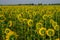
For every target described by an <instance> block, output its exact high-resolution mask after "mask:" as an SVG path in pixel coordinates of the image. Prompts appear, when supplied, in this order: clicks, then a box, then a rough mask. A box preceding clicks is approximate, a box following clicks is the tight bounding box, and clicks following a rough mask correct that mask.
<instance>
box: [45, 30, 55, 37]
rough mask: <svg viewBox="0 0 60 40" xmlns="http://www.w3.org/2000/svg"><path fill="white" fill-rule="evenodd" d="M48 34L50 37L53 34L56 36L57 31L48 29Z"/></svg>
mask: <svg viewBox="0 0 60 40" xmlns="http://www.w3.org/2000/svg"><path fill="white" fill-rule="evenodd" d="M46 34H47V35H48V36H49V37H51V36H54V34H55V31H54V30H53V29H48V30H47V31H46Z"/></svg>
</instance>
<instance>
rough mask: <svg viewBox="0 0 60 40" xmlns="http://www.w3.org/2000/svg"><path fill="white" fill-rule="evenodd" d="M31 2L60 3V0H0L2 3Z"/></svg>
mask: <svg viewBox="0 0 60 40" xmlns="http://www.w3.org/2000/svg"><path fill="white" fill-rule="evenodd" d="M29 3H34V4H38V3H42V4H52V3H60V0H0V4H29Z"/></svg>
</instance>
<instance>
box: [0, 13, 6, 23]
mask: <svg viewBox="0 0 60 40" xmlns="http://www.w3.org/2000/svg"><path fill="white" fill-rule="evenodd" d="M5 20H6V18H5V16H4V15H3V14H0V22H3V21H5Z"/></svg>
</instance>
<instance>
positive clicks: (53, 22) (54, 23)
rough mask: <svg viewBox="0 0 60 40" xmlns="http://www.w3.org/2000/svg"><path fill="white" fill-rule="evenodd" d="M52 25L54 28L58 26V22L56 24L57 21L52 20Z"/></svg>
mask: <svg viewBox="0 0 60 40" xmlns="http://www.w3.org/2000/svg"><path fill="white" fill-rule="evenodd" d="M50 23H51V24H52V26H53V27H54V26H56V25H57V22H55V21H54V20H52V19H51V20H50Z"/></svg>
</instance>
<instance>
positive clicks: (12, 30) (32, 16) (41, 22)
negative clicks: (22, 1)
mask: <svg viewBox="0 0 60 40" xmlns="http://www.w3.org/2000/svg"><path fill="white" fill-rule="evenodd" d="M0 40H60V6H56V5H55V6H53V5H50V6H47V5H46V6H45V5H44V6H30V5H29V6H0Z"/></svg>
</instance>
